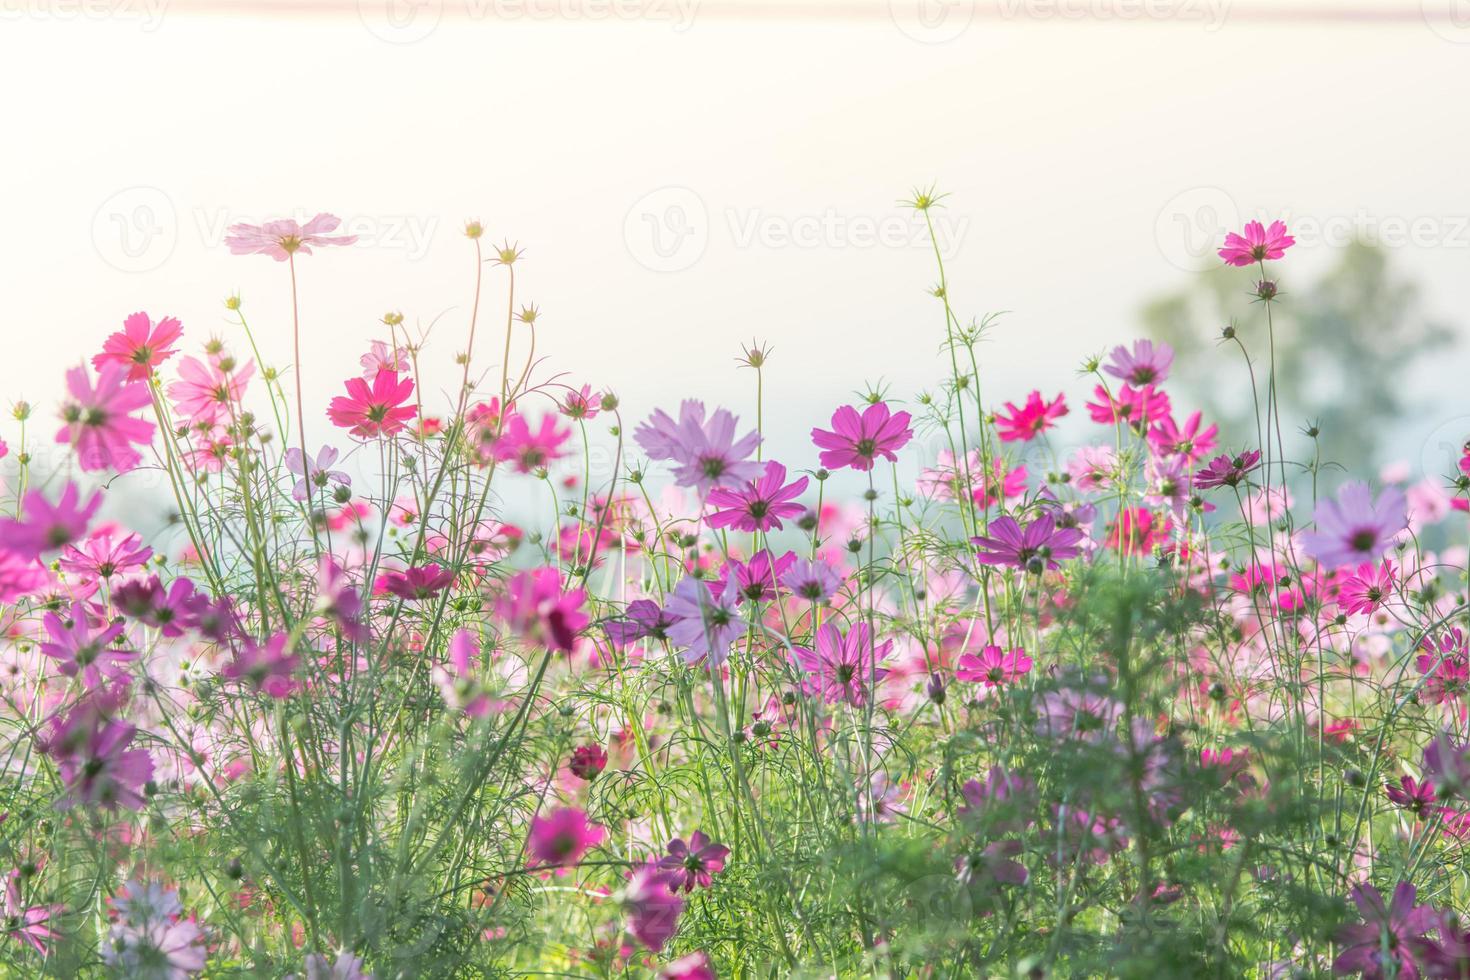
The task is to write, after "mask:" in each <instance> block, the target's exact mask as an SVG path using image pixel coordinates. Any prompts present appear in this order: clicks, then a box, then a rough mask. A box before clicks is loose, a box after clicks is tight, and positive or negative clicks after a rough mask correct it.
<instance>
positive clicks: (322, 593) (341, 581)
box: [316, 555, 369, 643]
mask: <svg viewBox="0 0 1470 980" xmlns="http://www.w3.org/2000/svg"><path fill="white" fill-rule="evenodd" d="M316 611H317V612H318V613H320V614H321V615H323V616H326V617H327V618H329V619H331V620H332V621H333V622H335V623H336V624H337V628H338V629H340V630H341V631H342V635H343V636H346V637H347V638H348V639H349V640H352V641H353V642H354V643H366V642H367V640H368V637H369V632H368V627H367V624H366V623H364V622H363V621H362V596H361V595H359V594H358V591H357V589H356V588H355V587H354V586H353V585H352V582H351V580H350V579H348V577H347V573H346V571H345V570H343V568H342V566H341V565H338V564H337V562H336V561H334V560H333V559H332V557H331V556H330V555H323V556H322V560H321V564H320V565H318V566H317V576H316Z"/></svg>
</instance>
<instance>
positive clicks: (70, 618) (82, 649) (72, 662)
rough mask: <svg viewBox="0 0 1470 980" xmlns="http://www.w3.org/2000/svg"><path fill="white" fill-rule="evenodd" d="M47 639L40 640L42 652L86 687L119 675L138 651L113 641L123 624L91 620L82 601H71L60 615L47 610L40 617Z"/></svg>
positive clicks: (120, 634) (66, 673)
mask: <svg viewBox="0 0 1470 980" xmlns="http://www.w3.org/2000/svg"><path fill="white" fill-rule="evenodd" d="M41 622H42V624H43V625H44V626H45V627H46V635H47V636H49V637H50V639H49V640H47V641H44V642H42V643H41V653H43V654H45V655H46V656H48V657H50V658H51V659H53V660H55V661H57V662H58V663H59V664H60V670H61V672H62V673H63V674H65V675H66V676H67V677H80V678H81V679H82V683H84V684H86V685H87V686H88V687H99V686H101V685H102V684H103V683H104V681H105V680H106V679H109V678H116V677H122V676H123V675H124V674H126V673H127V666H126V665H127V663H128V661H130V660H133V659H135V658H136V657H137V656H138V655H137V653H135V652H134V651H132V650H128V649H126V648H123V647H118V646H116V645H115V642H116V640H117V639H118V637H120V636H122V633H123V624H122V623H120V622H118V623H109V622H108V621H107V620H106V619H105V618H101V617H98V621H94V617H93V615H92V613H91V611H90V610H89V609H88V608H87V605H86V603H84V602H74V603H72V606H71V610H70V612H69V613H68V615H67V617H66V618H65V619H63V618H62V617H61V615H60V614H59V613H54V612H48V613H47V614H46V616H45V618H43V619H42V620H41Z"/></svg>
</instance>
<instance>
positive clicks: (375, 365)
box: [359, 340, 409, 381]
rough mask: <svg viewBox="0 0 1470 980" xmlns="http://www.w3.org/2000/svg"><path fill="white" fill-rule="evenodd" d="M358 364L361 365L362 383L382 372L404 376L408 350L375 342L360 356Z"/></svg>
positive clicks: (406, 370)
mask: <svg viewBox="0 0 1470 980" xmlns="http://www.w3.org/2000/svg"><path fill="white" fill-rule="evenodd" d="M359 363H361V364H362V377H363V380H364V381H371V380H373V379H374V378H376V377H377V376H378V375H379V374H380V373H381V372H383V371H392V372H394V373H395V374H406V373H408V369H409V360H408V348H406V347H393V348H390V347H389V346H388V345H387V344H385V343H383V342H382V341H381V340H375V341H373V343H372V346H371V347H369V348H368V352H367V353H366V354H364V355H362V358H361V359H360V361H359Z"/></svg>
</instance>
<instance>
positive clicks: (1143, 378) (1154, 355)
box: [1103, 340, 1174, 388]
mask: <svg viewBox="0 0 1470 980" xmlns="http://www.w3.org/2000/svg"><path fill="white" fill-rule="evenodd" d="M1173 363H1174V348H1172V347H1170V346H1169V345H1168V344H1163V343H1160V344H1155V343H1154V342H1153V341H1152V340H1135V341H1134V342H1133V350H1132V351H1131V352H1130V351H1129V350H1128V348H1126V347H1124V346H1123V345H1122V344H1119V345H1118V346H1117V347H1114V348H1113V352H1112V356H1111V358H1110V359H1109V361H1108V363H1107V364H1106V365H1104V366H1103V370H1104V371H1106V372H1107V373H1108V374H1111V375H1112V376H1113V377H1115V378H1119V379H1121V380H1122V381H1124V382H1125V383H1127V384H1130V385H1132V386H1133V387H1135V388H1142V387H1143V386H1144V385H1151V384H1163V383H1164V382H1165V381H1167V380H1168V378H1169V367H1170V365H1172V364H1173Z"/></svg>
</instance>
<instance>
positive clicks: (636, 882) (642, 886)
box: [622, 863, 684, 953]
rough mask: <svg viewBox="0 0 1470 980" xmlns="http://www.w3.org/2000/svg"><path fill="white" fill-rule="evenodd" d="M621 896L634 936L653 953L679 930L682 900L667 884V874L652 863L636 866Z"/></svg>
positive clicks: (682, 907) (629, 928)
mask: <svg viewBox="0 0 1470 980" xmlns="http://www.w3.org/2000/svg"><path fill="white" fill-rule="evenodd" d="M622 899H623V910H624V912H626V913H627V916H628V931H629V932H631V933H632V934H633V938H634V939H637V940H638V941H639V942H640V943H642V944H643V945H644V946H647V947H648V948H649V949H651V950H653V951H654V952H655V953H657V952H658V951H659V950H661V949H663V948H664V946H665V945H666V944H667V943H668V941H669V940H670V939H672V938H673V936H674V933H675V932H677V931H678V929H679V915H680V914H681V913H682V912H683V911H684V900H683V899H682V898H680V897H679V896H678V895H677V894H675V893H674V891H673V890H672V889H671V888H670V887H669V876H668V875H667V874H666V873H665V872H664V871H663V870H662V869H660V868H659V867H658V865H656V864H653V863H649V864H645V865H643V866H642V867H639V868H635V869H634V870H633V871H632V872H631V873H630V874H629V875H628V885H627V887H626V888H624V889H623V894H622Z"/></svg>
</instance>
